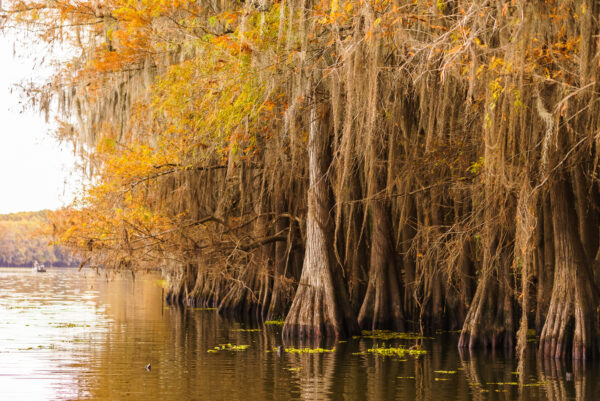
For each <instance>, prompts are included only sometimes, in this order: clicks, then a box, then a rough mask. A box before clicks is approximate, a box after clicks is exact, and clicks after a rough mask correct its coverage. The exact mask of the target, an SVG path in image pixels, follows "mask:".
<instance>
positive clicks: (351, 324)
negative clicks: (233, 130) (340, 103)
mask: <svg viewBox="0 0 600 401" xmlns="http://www.w3.org/2000/svg"><path fill="white" fill-rule="evenodd" d="M326 115H327V111H326V109H325V106H324V105H319V104H317V103H316V99H315V96H314V92H313V96H312V101H311V106H310V129H309V137H308V160H309V161H308V163H309V181H310V186H309V189H308V215H307V220H306V251H305V255H304V264H303V267H302V275H301V277H300V282H299V284H298V289H297V290H296V294H295V296H294V300H293V302H292V306H291V308H290V311H289V313H288V315H287V318H286V320H285V325H284V327H283V335H284V337H300V338H306V337H309V338H319V337H324V336H327V337H335V338H343V337H346V336H349V335H353V334H356V333H358V332H359V328H358V323H357V322H356V318H355V317H353V312H352V309H351V308H350V303H349V301H348V294H347V292H346V289H345V287H344V285H343V283H342V282H338V281H340V280H339V279H340V277H339V276H338V274H336V273H335V272H334V271H333V267H334V266H335V264H334V261H333V258H332V256H333V255H332V254H331V250H332V249H333V236H332V230H331V228H332V218H331V215H330V210H331V194H330V187H329V184H328V178H327V169H328V166H329V133H328V130H326V129H324V128H325V127H324V125H325V124H323V123H322V121H324V120H325V118H324V117H326Z"/></svg>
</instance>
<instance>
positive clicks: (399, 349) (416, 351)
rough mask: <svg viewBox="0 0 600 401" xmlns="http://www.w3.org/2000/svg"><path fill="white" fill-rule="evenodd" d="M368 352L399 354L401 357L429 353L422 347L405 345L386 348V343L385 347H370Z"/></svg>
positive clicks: (389, 354)
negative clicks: (416, 347) (406, 346)
mask: <svg viewBox="0 0 600 401" xmlns="http://www.w3.org/2000/svg"><path fill="white" fill-rule="evenodd" d="M367 352H369V353H372V354H376V355H381V356H397V357H400V358H402V357H404V356H405V355H407V354H408V355H410V356H414V357H416V358H418V357H419V356H421V355H424V354H426V353H427V351H425V350H422V349H406V348H404V347H389V348H385V344H384V347H383V348H369V349H368V350H367Z"/></svg>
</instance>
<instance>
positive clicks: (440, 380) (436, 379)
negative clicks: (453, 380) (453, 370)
mask: <svg viewBox="0 0 600 401" xmlns="http://www.w3.org/2000/svg"><path fill="white" fill-rule="evenodd" d="M448 380H450V379H448V378H447V377H436V378H435V381H436V382H445V381H448Z"/></svg>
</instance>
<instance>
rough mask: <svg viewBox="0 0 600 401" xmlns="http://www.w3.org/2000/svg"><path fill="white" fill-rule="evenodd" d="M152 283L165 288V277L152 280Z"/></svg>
mask: <svg viewBox="0 0 600 401" xmlns="http://www.w3.org/2000/svg"><path fill="white" fill-rule="evenodd" d="M152 284H154V285H155V286H156V287H162V288H167V280H165V279H162V280H154V282H153V283H152Z"/></svg>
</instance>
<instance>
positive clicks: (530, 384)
mask: <svg viewBox="0 0 600 401" xmlns="http://www.w3.org/2000/svg"><path fill="white" fill-rule="evenodd" d="M546 384H548V382H534V383H526V384H523V387H539V386H544V385H546Z"/></svg>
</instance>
